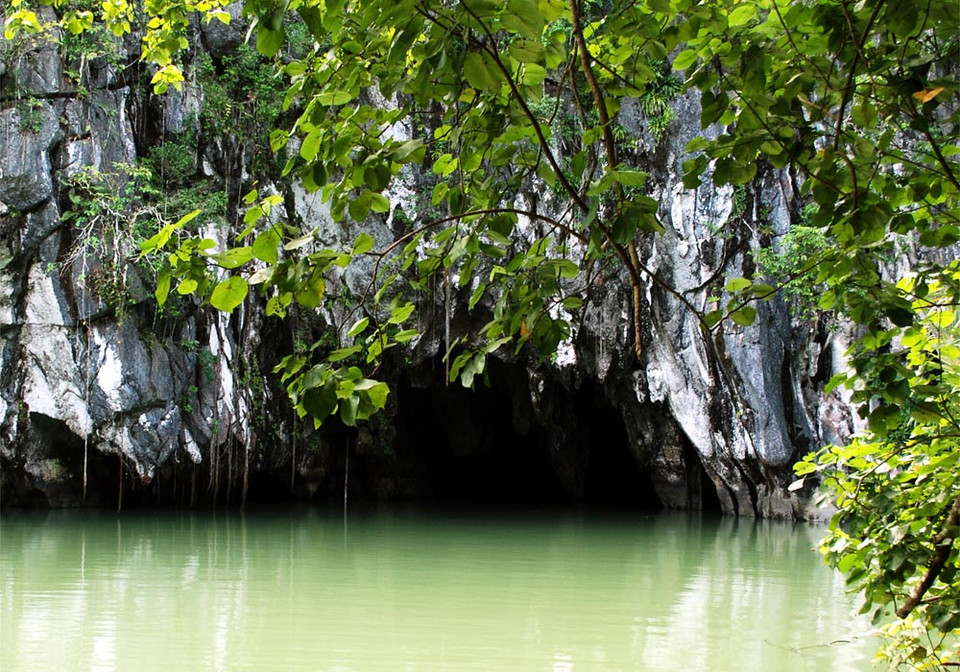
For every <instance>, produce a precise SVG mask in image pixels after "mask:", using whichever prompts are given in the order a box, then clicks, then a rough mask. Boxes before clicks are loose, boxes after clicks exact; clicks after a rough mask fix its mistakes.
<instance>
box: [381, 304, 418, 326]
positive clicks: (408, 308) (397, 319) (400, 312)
mask: <svg viewBox="0 0 960 672" xmlns="http://www.w3.org/2000/svg"><path fill="white" fill-rule="evenodd" d="M414 308H415V306H414V305H413V304H412V303H407V304H405V305H401V306H396V307H395V308H393V310H391V311H390V319H389V320H387V324H400V323H401V322H405V321H406V320H407V319H408V318H409V317H410V315H412V314H413V310H414Z"/></svg>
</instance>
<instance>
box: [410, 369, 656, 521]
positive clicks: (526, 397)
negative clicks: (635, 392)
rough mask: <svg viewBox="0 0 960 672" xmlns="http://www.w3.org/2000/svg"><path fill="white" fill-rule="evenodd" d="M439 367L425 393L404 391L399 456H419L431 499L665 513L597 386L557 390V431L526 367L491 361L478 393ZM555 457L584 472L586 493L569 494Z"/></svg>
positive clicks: (578, 477)
mask: <svg viewBox="0 0 960 672" xmlns="http://www.w3.org/2000/svg"><path fill="white" fill-rule="evenodd" d="M437 369H438V371H437V372H436V373H431V374H430V375H429V376H424V375H422V372H420V373H418V374H417V375H416V377H417V379H418V382H419V383H420V385H417V386H415V385H413V384H411V383H410V381H409V380H407V381H405V382H404V384H402V385H401V386H400V387H399V389H398V390H397V392H398V394H397V402H398V409H397V410H398V412H397V429H398V435H397V442H398V449H399V450H401V451H403V452H404V454H406V455H408V456H410V455H416V456H417V460H418V461H419V462H420V464H421V469H422V473H425V474H426V475H427V482H428V485H427V488H428V495H427V499H429V500H432V501H434V502H439V503H458V504H476V505H483V506H498V505H513V504H521V505H523V504H528V505H542V506H568V505H577V504H579V505H584V506H588V507H591V506H598V507H605V508H632V509H645V510H656V509H660V508H662V505H661V502H660V499H659V498H658V497H657V495H656V491H655V489H654V487H653V483H652V481H651V479H650V478H649V476H648V475H647V474H646V473H645V471H644V470H642V469H641V468H639V467H638V465H637V463H636V461H635V459H634V457H633V455H632V453H631V451H630V444H629V439H628V436H627V431H626V428H625V427H624V422H623V419H622V417H621V415H620V412H619V411H618V410H617V409H615V408H613V407H612V406H611V405H610V404H609V403H604V402H603V400H602V398H601V397H600V395H598V394H597V393H596V390H595V389H594V387H593V386H592V385H591V386H589V387H588V389H583V390H580V391H578V392H573V393H571V392H567V391H566V390H562V391H561V390H557V391H556V393H558V394H562V395H568V396H566V398H565V399H562V400H559V403H558V404H556V405H555V408H557V409H561V410H560V411H559V412H558V413H557V416H558V417H556V418H555V422H554V421H549V422H551V424H555V425H556V426H555V427H551V428H550V429H549V431H548V430H547V429H545V428H544V427H543V426H541V425H540V424H539V423H538V421H537V418H536V416H535V414H534V410H533V407H532V405H531V402H530V390H529V387H528V378H527V374H526V371H525V370H524V369H522V368H520V367H511V366H509V365H505V364H502V363H498V362H489V363H488V370H487V382H488V383H489V385H484V384H482V383H479V382H478V384H477V385H476V389H474V390H467V389H465V388H463V387H462V386H461V385H459V384H450V385H444V383H443V372H442V370H440V367H437ZM425 378H427V379H428V380H424V379H425ZM557 437H564V442H563V443H562V444H561V443H560V442H559V441H558V438H557ZM551 451H568V452H567V456H566V457H564V458H562V459H563V460H565V464H568V465H570V464H572V465H576V466H575V467H574V468H573V472H574V479H573V480H574V481H575V482H576V483H577V484H578V485H576V486H574V487H565V485H564V482H563V480H562V479H561V478H560V477H559V476H558V474H557V470H556V468H555V465H554V460H553V459H552V458H551ZM578 490H579V491H578Z"/></svg>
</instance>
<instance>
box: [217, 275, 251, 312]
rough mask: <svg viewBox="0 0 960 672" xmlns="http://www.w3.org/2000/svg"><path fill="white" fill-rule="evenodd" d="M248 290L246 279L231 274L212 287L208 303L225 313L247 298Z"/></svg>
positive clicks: (231, 310)
mask: <svg viewBox="0 0 960 672" xmlns="http://www.w3.org/2000/svg"><path fill="white" fill-rule="evenodd" d="M248 291H249V287H248V286H247V281H246V280H244V279H243V278H241V277H239V276H236V275H234V276H231V277H229V278H227V279H226V280H224V281H222V282H220V283H219V284H217V286H216V287H214V288H213V293H212V294H211V295H210V305H212V306H213V307H214V308H216V309H217V310H222V311H223V312H225V313H230V312H233V309H234V308H236V307H237V306H239V305H240V304H241V303H243V300H244V299H245V298H247V292H248Z"/></svg>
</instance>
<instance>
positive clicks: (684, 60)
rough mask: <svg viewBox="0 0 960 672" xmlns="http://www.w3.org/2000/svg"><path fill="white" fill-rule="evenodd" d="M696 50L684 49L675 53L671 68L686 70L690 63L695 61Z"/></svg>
mask: <svg viewBox="0 0 960 672" xmlns="http://www.w3.org/2000/svg"><path fill="white" fill-rule="evenodd" d="M697 58H698V56H697V52H696V51H694V50H693V49H686V50H684V51H681V52H680V53H679V54H677V57H676V58H675V59H673V66H672V67H673V69H674V70H686V69H687V68H689V67H690V66H691V65H693V64H694V63H696V61H697Z"/></svg>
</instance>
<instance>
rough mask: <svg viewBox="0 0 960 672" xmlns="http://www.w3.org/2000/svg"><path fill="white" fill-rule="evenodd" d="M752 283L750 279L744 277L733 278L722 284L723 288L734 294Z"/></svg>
mask: <svg viewBox="0 0 960 672" xmlns="http://www.w3.org/2000/svg"><path fill="white" fill-rule="evenodd" d="M752 284H753V282H751V281H750V280H747V279H746V278H733V279H732V280H729V281H727V284H726V285H725V286H724V289H726V290H727V291H728V292H730V293H731V294H736V293H737V292H741V291H743V290H745V289H746V288H747V287H749V286H750V285H752Z"/></svg>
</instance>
